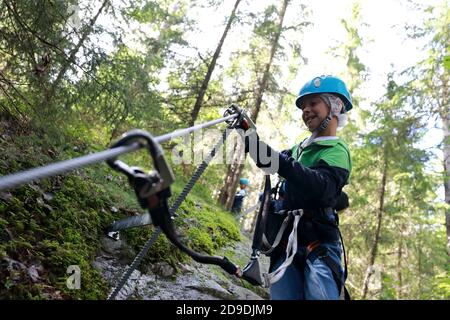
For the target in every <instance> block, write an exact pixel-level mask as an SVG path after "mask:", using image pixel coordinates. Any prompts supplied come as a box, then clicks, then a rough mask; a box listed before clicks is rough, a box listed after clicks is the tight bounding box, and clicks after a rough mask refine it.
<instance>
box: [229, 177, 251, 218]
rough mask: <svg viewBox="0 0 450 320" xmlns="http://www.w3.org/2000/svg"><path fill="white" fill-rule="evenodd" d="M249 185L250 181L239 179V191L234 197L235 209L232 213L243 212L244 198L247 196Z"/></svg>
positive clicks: (233, 208) (232, 209)
mask: <svg viewBox="0 0 450 320" xmlns="http://www.w3.org/2000/svg"><path fill="white" fill-rule="evenodd" d="M248 185H249V180H248V179H246V178H241V179H239V188H240V189H239V191H238V192H236V195H235V196H234V202H233V207H232V208H231V212H233V213H235V214H239V213H241V211H242V205H243V204H244V198H245V197H246V196H247V190H246V189H247V187H248Z"/></svg>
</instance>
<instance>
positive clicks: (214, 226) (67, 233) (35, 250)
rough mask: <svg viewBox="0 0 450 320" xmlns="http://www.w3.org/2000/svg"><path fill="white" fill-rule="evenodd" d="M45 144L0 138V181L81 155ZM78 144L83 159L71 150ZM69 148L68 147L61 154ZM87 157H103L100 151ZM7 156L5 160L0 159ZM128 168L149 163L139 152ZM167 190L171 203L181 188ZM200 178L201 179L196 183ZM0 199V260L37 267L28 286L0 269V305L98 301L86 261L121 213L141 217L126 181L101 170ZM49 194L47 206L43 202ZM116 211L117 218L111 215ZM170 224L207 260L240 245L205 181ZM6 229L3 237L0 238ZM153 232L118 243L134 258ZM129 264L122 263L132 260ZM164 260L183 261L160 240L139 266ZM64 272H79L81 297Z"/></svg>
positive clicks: (95, 279)
mask: <svg viewBox="0 0 450 320" xmlns="http://www.w3.org/2000/svg"><path fill="white" fill-rule="evenodd" d="M47 139H50V138H48V137H47V138H46V137H37V136H33V135H30V136H18V137H15V139H14V141H13V142H10V143H7V142H5V141H3V140H1V139H0V148H1V149H2V150H4V151H5V152H3V153H2V155H0V174H3V175H4V174H9V173H11V172H16V171H20V170H24V169H25V168H31V167H37V166H40V165H45V164H48V163H52V162H54V161H57V160H62V159H69V158H72V157H76V156H81V155H83V154H86V153H87V152H88V150H87V147H86V144H85V143H83V141H82V140H80V139H76V140H75V141H74V143H72V142H70V141H68V139H69V138H67V137H61V139H60V140H61V141H59V142H58V145H54V144H53V142H50V141H49V140H48V141H47ZM74 144H76V145H77V146H78V145H79V146H80V148H81V146H82V148H81V149H83V152H76V151H74V150H73V148H71V146H73V145H74ZM67 146H70V147H67ZM90 149H91V150H103V149H104V147H102V146H101V145H97V146H91V147H90ZM6 155H7V156H6ZM124 160H125V161H127V162H128V163H130V165H138V166H142V167H143V168H148V167H149V165H148V164H149V163H150V162H151V161H150V159H149V158H148V156H147V155H144V153H136V154H133V155H128V156H126V157H124ZM177 177H178V180H177V181H176V182H175V183H174V184H173V185H172V191H173V194H174V195H173V196H172V197H171V198H170V199H169V202H170V203H173V201H174V200H175V199H176V196H177V195H178V194H179V193H180V192H181V190H182V189H183V187H184V184H185V182H186V181H184V180H183V179H180V178H179V177H180V174H177ZM203 179H204V178H203ZM8 193H10V195H11V196H10V197H7V198H5V199H6V200H1V199H0V228H1V230H2V231H1V232H0V237H1V239H2V240H4V241H1V242H0V257H1V258H2V259H3V258H9V259H13V260H15V261H18V262H20V263H22V264H23V265H24V266H25V267H27V268H28V267H30V266H32V265H42V266H43V271H41V272H40V273H39V275H40V279H39V280H38V281H36V282H33V281H32V280H31V279H30V277H29V276H28V275H27V270H18V271H17V272H12V273H11V272H10V271H8V270H7V269H6V268H3V267H2V268H0V298H1V299H104V298H106V296H107V293H108V291H109V288H108V286H107V285H106V283H105V281H104V280H103V279H102V277H101V275H100V274H99V272H98V271H97V270H96V269H94V268H93V267H92V262H93V260H94V258H95V256H96V253H97V252H98V249H99V248H100V239H101V237H102V235H103V234H104V230H105V228H106V227H107V226H108V225H109V224H110V223H111V222H112V221H113V220H117V219H119V218H121V217H125V216H126V215H125V214H124V212H129V211H130V210H131V211H134V212H139V213H144V210H143V209H141V208H140V207H139V205H138V202H137V200H136V197H135V195H134V192H133V191H132V190H131V188H130V186H129V185H128V181H127V179H126V177H124V176H123V175H120V174H118V173H116V172H113V171H112V170H111V169H109V167H108V166H107V165H105V164H99V165H94V166H89V167H86V168H83V169H79V170H76V171H75V172H72V173H70V174H67V175H65V176H56V177H52V178H49V179H44V180H41V181H39V182H38V183H33V184H32V185H25V186H22V187H20V188H17V189H15V190H13V191H10V192H8ZM46 193H51V194H52V199H51V200H48V199H47V200H46V199H44V194H46ZM112 207H116V208H118V209H119V213H115V214H112V213H111V208H112ZM177 213H178V214H179V216H178V217H177V218H176V219H175V224H176V228H177V231H178V232H179V234H180V235H181V236H182V239H183V240H182V241H183V242H184V243H185V244H186V245H187V246H189V247H191V248H192V249H194V250H196V251H201V252H204V253H207V254H214V253H215V252H216V251H217V250H218V249H219V248H220V247H222V246H224V245H227V244H229V243H230V242H233V241H238V240H239V239H240V233H239V227H238V225H237V223H236V222H235V220H234V218H233V216H232V215H231V214H229V213H227V212H225V211H223V210H222V209H221V208H220V207H218V206H217V205H216V204H215V200H214V199H213V198H212V196H211V190H209V189H208V184H207V179H204V180H201V181H200V182H199V183H198V184H196V186H195V187H194V189H193V190H192V192H191V193H190V194H189V195H188V197H187V199H186V200H185V201H184V202H183V203H182V205H181V207H180V208H179V210H178V212H177ZM6 230H7V232H6ZM154 230H155V228H153V227H142V228H135V229H130V230H126V231H124V232H122V235H123V237H125V239H126V240H127V242H128V243H129V244H130V245H131V246H132V248H133V249H134V250H135V251H136V252H138V251H139V250H140V249H141V248H142V246H143V245H144V244H145V242H146V241H147V240H148V239H149V238H150V236H151V235H152V234H153V232H154ZM132 258H134V257H130V259H132ZM156 261H166V262H168V263H170V264H171V265H172V266H174V267H176V265H177V263H178V262H184V263H186V262H189V261H190V258H189V257H188V256H187V255H185V254H184V253H182V252H181V251H180V250H178V249H176V248H174V246H173V245H172V244H171V243H170V242H169V241H168V240H167V239H166V237H165V236H164V235H160V236H159V237H158V239H157V241H156V242H155V243H154V245H153V246H152V248H151V249H150V252H149V253H148V255H147V256H146V257H145V259H144V261H143V262H142V264H141V266H145V264H146V263H150V262H156ZM70 265H78V266H79V267H80V269H81V290H70V289H68V288H67V286H66V279H67V277H68V274H67V273H66V271H67V268H68V267H69V266H70Z"/></svg>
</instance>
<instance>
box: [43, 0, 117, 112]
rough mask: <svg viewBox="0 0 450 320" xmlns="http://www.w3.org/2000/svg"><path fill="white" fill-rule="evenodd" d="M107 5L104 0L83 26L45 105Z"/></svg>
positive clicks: (107, 2) (106, 0)
mask: <svg viewBox="0 0 450 320" xmlns="http://www.w3.org/2000/svg"><path fill="white" fill-rule="evenodd" d="M108 4H109V0H104V1H103V3H102V5H101V6H100V8H99V9H98V11H97V13H96V14H95V16H94V17H93V18H92V19H91V21H90V22H89V25H88V26H85V28H84V31H83V33H82V34H81V38H80V40H78V43H77V44H76V45H75V47H74V48H73V49H72V51H71V52H70V55H69V57H68V58H67V60H66V63H65V64H64V65H63V66H62V68H61V70H60V71H59V73H58V75H57V76H56V79H55V81H53V84H52V87H51V88H50V91H49V93H48V96H47V101H46V102H44V104H46V103H47V102H48V101H50V100H51V99H52V98H53V96H54V94H55V91H56V89H57V88H58V86H59V84H60V82H61V81H62V78H63V76H64V75H65V74H66V71H67V69H68V68H69V67H70V65H71V64H72V63H74V62H75V58H76V55H77V53H78V51H79V50H80V48H81V46H82V45H83V44H84V42H85V41H86V39H87V37H88V36H89V34H90V33H91V32H92V27H93V26H94V25H95V23H96V22H97V19H98V17H99V16H100V14H101V13H102V11H103V9H105V7H106V6H107V5H108Z"/></svg>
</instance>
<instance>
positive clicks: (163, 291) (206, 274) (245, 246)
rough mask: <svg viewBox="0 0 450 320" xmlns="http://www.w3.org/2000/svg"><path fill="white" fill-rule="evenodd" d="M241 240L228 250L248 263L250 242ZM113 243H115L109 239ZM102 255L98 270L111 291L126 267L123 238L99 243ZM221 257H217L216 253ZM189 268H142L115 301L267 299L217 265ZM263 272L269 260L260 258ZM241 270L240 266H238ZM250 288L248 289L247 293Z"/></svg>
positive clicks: (261, 291)
mask: <svg viewBox="0 0 450 320" xmlns="http://www.w3.org/2000/svg"><path fill="white" fill-rule="evenodd" d="M243 238H244V241H243V242H240V243H238V244H236V245H235V247H234V248H227V249H226V250H227V252H230V251H233V254H234V256H233V258H236V259H237V260H236V261H247V260H248V257H249V256H250V247H251V242H250V240H249V239H248V238H246V237H245V236H243ZM111 241H114V240H111ZM102 244H103V246H104V248H103V251H102V253H101V254H100V255H99V256H98V257H97V258H96V259H95V261H94V267H95V268H97V269H98V270H99V271H100V272H101V274H102V275H103V277H104V278H105V280H106V281H107V282H108V283H109V284H110V287H111V289H112V288H113V287H115V285H116V284H117V282H118V279H119V278H120V277H121V275H122V273H123V272H124V271H125V269H126V268H127V267H128V265H127V264H126V263H130V261H128V262H124V261H125V259H123V257H122V254H120V253H121V252H124V251H129V248H127V245H126V243H125V241H124V240H123V239H122V240H120V241H117V242H116V243H111V242H110V241H109V240H108V239H105V240H104V241H102ZM218 255H219V256H220V254H218ZM190 261H191V263H190V264H189V265H181V264H180V265H179V266H177V268H178V269H179V270H178V272H176V270H175V269H174V268H173V267H172V266H170V265H169V264H167V263H164V262H160V263H155V264H153V265H148V266H144V268H141V269H144V270H146V273H142V272H140V271H139V270H134V271H133V273H132V274H131V276H130V278H129V280H128V282H127V283H126V284H125V286H124V287H123V288H122V290H121V291H120V293H119V294H118V295H117V297H116V299H118V300H124V299H144V300H263V299H268V291H267V289H265V288H261V287H258V288H256V287H252V286H251V285H249V284H247V283H246V282H245V281H244V280H241V279H238V278H236V277H233V276H230V275H228V274H227V273H226V272H225V271H223V270H222V269H221V268H219V267H217V266H211V265H204V264H200V263H197V262H195V261H193V260H190ZM261 263H262V269H263V270H264V271H266V270H267V266H268V259H267V258H266V257H262V258H261ZM241 267H243V266H241ZM250 289H251V290H250Z"/></svg>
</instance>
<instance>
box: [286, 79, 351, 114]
mask: <svg viewBox="0 0 450 320" xmlns="http://www.w3.org/2000/svg"><path fill="white" fill-rule="evenodd" d="M320 93H335V94H337V95H338V96H339V97H340V98H341V99H342V102H344V105H345V110H346V111H349V110H350V109H351V108H353V104H352V98H351V97H350V92H349V91H348V89H347V86H346V85H345V83H344V81H342V80H341V79H339V78H338V77H334V76H323V75H322V76H320V77H315V78H313V79H312V80H311V81H308V82H307V83H306V84H305V85H304V86H303V87H302V88H301V89H300V92H299V93H298V97H297V99H296V100H295V105H296V106H297V107H298V108H300V105H301V103H300V102H301V99H302V98H303V97H305V96H307V95H310V94H320Z"/></svg>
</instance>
